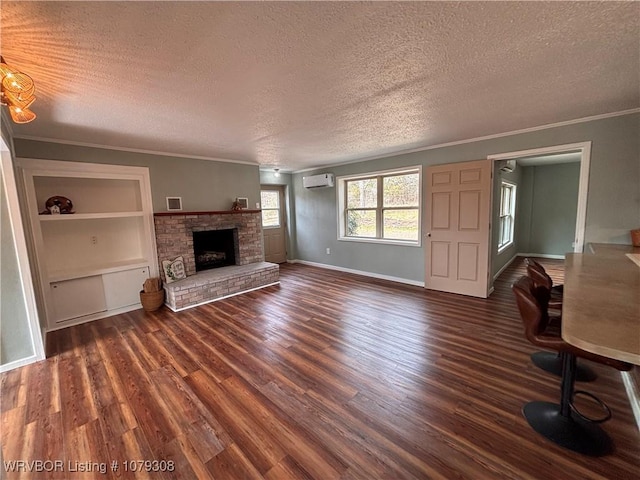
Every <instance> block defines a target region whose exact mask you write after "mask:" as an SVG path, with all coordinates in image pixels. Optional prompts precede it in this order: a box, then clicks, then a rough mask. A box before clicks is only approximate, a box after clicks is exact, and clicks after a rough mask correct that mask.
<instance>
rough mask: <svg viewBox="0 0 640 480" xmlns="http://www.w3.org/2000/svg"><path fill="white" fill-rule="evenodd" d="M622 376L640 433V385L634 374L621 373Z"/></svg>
mask: <svg viewBox="0 0 640 480" xmlns="http://www.w3.org/2000/svg"><path fill="white" fill-rule="evenodd" d="M636 368H638V367H636ZM620 375H621V376H622V383H624V389H625V390H626V391H627V397H629V403H630V404H631V410H632V411H633V416H634V417H635V419H636V426H637V427H638V430H639V431H640V385H639V384H638V382H637V381H636V377H634V375H633V373H632V372H620Z"/></svg>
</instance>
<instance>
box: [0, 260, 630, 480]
mask: <svg viewBox="0 0 640 480" xmlns="http://www.w3.org/2000/svg"><path fill="white" fill-rule="evenodd" d="M542 262H543V264H544V265H545V266H546V267H547V268H548V269H549V271H550V273H552V276H554V277H555V280H556V281H561V280H562V272H561V269H560V268H559V267H561V265H562V264H561V262H558V261H548V260H543V261H542ZM522 273H523V268H522V265H521V264H520V263H518V264H517V265H513V266H511V267H509V268H508V269H507V270H506V272H505V273H504V274H503V275H502V276H501V278H500V279H499V281H498V282H497V284H496V291H495V293H494V294H493V295H492V296H491V298H490V299H488V300H482V299H472V298H466V297H461V296H457V295H449V294H442V293H435V292H429V291H425V290H424V289H422V288H418V287H410V286H404V285H399V284H394V283H391V282H386V281H378V280H372V279H368V278H364V277H359V276H354V275H349V274H343V273H338V272H332V271H328V270H321V269H317V268H313V267H307V266H300V265H283V266H282V270H281V280H282V283H281V285H280V286H277V287H269V288H267V289H263V290H260V291H256V292H252V293H249V294H246V295H242V296H237V297H233V298H230V299H226V300H223V301H220V302H216V303H213V304H209V305H206V306H201V307H198V308H194V309H191V310H187V311H185V312H182V313H171V312H169V311H168V310H166V309H163V310H161V311H159V312H156V313H145V312H143V311H142V310H138V311H134V312H131V313H128V314H123V315H118V316H116V317H111V318H108V319H103V320H99V321H96V322H93V323H89V324H84V325H80V326H76V327H72V328H68V329H65V330H61V331H58V332H55V333H52V334H50V336H49V348H50V349H51V350H52V355H51V356H50V358H48V359H47V360H46V361H45V362H41V363H38V364H35V365H30V366H27V367H24V368H21V369H17V370H14V371H11V372H8V373H5V374H3V375H2V376H1V380H2V392H1V393H2V406H1V408H2V457H3V461H4V462H5V466H6V463H7V462H9V461H13V460H25V461H31V460H51V461H56V460H60V461H62V462H64V465H63V466H64V470H65V471H59V472H50V473H46V474H44V473H43V474H41V475H34V474H33V473H22V474H18V473H6V472H5V473H4V475H5V477H6V478H82V479H85V478H99V479H105V478H134V474H133V473H132V472H131V470H139V469H140V465H139V464H127V465H128V467H129V468H128V470H129V471H126V469H125V464H124V463H122V462H123V461H136V460H150V461H152V460H157V461H168V462H174V464H173V465H174V466H175V469H174V471H173V472H168V471H165V472H157V473H154V472H151V473H149V475H148V476H147V475H146V474H142V473H141V472H137V473H136V475H137V478H154V479H156V478H184V479H196V478H198V479H204V478H215V479H234V480H235V479H258V478H266V479H270V480H271V479H282V478H292V479H307V478H308V479H319V480H329V479H333V478H343V479H356V478H358V479H368V480H369V479H409V478H414V479H432V478H433V479H454V478H468V479H484V478H500V479H502V478H512V479H534V478H536V479H564V480H566V479H602V478H608V479H632V478H636V479H637V478H639V475H640V474H639V472H640V434H639V432H638V429H637V427H636V426H635V423H634V419H633V416H632V412H631V409H630V407H629V404H628V400H627V397H626V395H625V393H624V388H623V385H622V382H621V379H620V375H619V373H618V372H617V371H614V370H611V369H608V368H606V367H602V366H600V365H593V368H594V369H595V370H596V372H597V373H598V375H599V378H598V380H597V381H596V382H595V383H593V384H585V385H588V386H587V389H588V390H589V391H591V392H593V393H595V394H597V395H598V396H600V397H601V398H602V399H603V400H604V401H606V402H607V403H608V404H609V406H610V407H611V409H612V410H613V419H612V420H611V421H609V422H607V423H606V424H605V425H604V428H605V429H606V430H607V432H608V433H609V434H610V435H611V436H612V437H613V438H614V440H615V443H616V451H615V453H614V454H612V455H609V456H606V457H603V458H598V459H593V458H588V457H583V456H580V455H578V454H574V453H572V452H570V451H566V450H564V449H562V448H560V447H557V446H555V445H553V444H551V443H549V442H548V441H546V440H545V439H543V438H541V437H540V436H538V435H537V434H536V433H535V432H534V431H533V430H531V428H530V427H529V426H528V425H527V423H526V421H525V420H524V418H523V417H522V414H521V411H520V410H521V407H522V405H523V404H524V403H525V402H527V401H529V400H550V401H556V400H557V398H558V397H559V379H558V378H555V377H553V376H551V375H550V374H547V373H544V372H542V371H540V370H538V369H537V368H535V367H534V366H533V365H532V364H531V361H530V360H529V354H530V353H531V352H532V351H534V350H535V349H534V348H533V347H532V346H531V345H529V344H528V343H527V342H526V341H525V339H524V337H523V334H522V328H521V323H520V320H519V317H518V315H517V310H516V307H515V303H514V301H513V298H512V294H511V291H510V289H509V286H510V284H511V282H512V281H513V280H514V279H515V278H517V276H519V275H520V274H522ZM112 461H117V462H118V470H117V471H116V472H114V471H112V469H111V462H112ZM101 462H106V464H107V472H106V473H105V474H102V473H100V472H99V471H97V472H96V471H94V472H89V473H88V472H76V473H74V472H70V471H69V468H71V469H76V470H78V469H79V468H80V469H91V468H93V469H94V470H96V469H99V468H100V465H99V464H100V463H101ZM45 465H47V464H45ZM48 465H49V467H51V464H48ZM147 466H148V467H151V468H163V467H166V464H162V463H156V464H155V465H154V464H151V463H150V464H148V465H147ZM142 468H143V469H144V468H146V466H144V465H143V466H142Z"/></svg>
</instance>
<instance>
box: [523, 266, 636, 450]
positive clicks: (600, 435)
mask: <svg viewBox="0 0 640 480" xmlns="http://www.w3.org/2000/svg"><path fill="white" fill-rule="evenodd" d="M512 290H513V293H514V294H515V297H516V302H517V304H518V309H519V310H520V316H521V317H522V323H523V324H524V329H525V336H526V338H527V340H529V342H531V343H532V344H534V345H537V346H540V347H544V348H548V349H551V350H555V351H557V352H559V353H560V355H561V357H562V382H561V397H560V404H555V403H551V402H529V403H527V404H526V405H525V406H524V407H523V409H522V413H523V415H524V417H525V418H526V419H527V422H528V423H529V425H530V426H531V427H532V428H533V429H534V430H535V431H536V432H538V433H539V434H541V435H543V436H544V437H546V438H547V439H549V440H551V441H552V442H554V443H556V444H558V445H560V446H562V447H565V448H568V449H570V450H573V451H575V452H578V453H582V454H584V455H589V456H601V455H605V454H607V453H609V452H610V451H611V449H612V441H611V438H610V437H609V435H607V433H606V432H605V431H604V430H602V428H600V426H599V424H600V423H602V422H605V421H607V420H609V418H611V411H610V410H609V407H607V405H606V404H605V403H604V402H602V401H601V400H600V399H598V398H597V397H595V396H594V395H592V394H590V393H588V392H584V391H579V390H575V389H574V384H575V380H576V378H575V376H576V357H581V358H585V359H587V360H591V361H594V362H598V363H602V364H604V365H609V366H611V367H613V368H616V369H617V370H623V371H627V370H631V369H632V368H633V365H631V364H630V363H626V362H621V361H619V360H614V359H611V358H607V357H603V356H601V355H596V354H593V353H590V352H587V351H585V350H582V349H580V348H577V347H574V346H573V345H570V344H568V343H567V342H565V341H564V340H563V339H562V337H561V336H560V335H558V334H557V333H556V332H553V331H550V330H549V329H548V327H549V316H548V314H547V311H546V308H544V304H545V296H546V292H545V291H544V290H540V289H536V287H535V285H534V282H533V280H531V279H530V278H529V277H525V276H523V277H521V278H520V279H519V280H518V281H516V282H515V283H514V284H513V286H512ZM575 395H583V396H587V397H589V398H591V399H593V400H595V401H596V402H597V403H598V404H599V405H600V406H601V407H602V409H603V410H604V412H605V414H604V415H603V417H602V418H598V419H593V418H588V417H586V416H584V415H583V414H582V413H580V412H579V411H578V409H577V408H576V407H575V405H574V404H573V399H574V397H575Z"/></svg>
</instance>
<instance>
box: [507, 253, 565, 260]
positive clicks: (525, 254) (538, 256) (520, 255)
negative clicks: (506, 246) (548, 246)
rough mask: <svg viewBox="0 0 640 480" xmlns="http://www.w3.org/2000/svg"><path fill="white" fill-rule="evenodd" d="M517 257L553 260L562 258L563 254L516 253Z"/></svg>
mask: <svg viewBox="0 0 640 480" xmlns="http://www.w3.org/2000/svg"><path fill="white" fill-rule="evenodd" d="M516 256H518V257H535V258H551V259H554V260H564V255H549V254H546V253H517V254H516Z"/></svg>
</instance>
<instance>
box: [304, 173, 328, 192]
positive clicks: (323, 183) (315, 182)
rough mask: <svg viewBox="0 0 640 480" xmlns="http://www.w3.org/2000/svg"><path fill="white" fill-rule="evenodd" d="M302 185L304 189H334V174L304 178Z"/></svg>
mask: <svg viewBox="0 0 640 480" xmlns="http://www.w3.org/2000/svg"><path fill="white" fill-rule="evenodd" d="M302 185H303V186H304V188H322V187H333V173H323V174H321V175H310V176H308V177H302Z"/></svg>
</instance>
